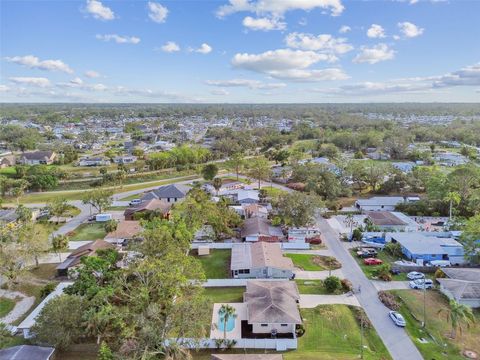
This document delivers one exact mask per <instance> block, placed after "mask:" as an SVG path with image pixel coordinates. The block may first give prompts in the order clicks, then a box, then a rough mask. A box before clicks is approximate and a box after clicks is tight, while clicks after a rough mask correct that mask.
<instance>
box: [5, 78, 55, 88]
mask: <svg viewBox="0 0 480 360" xmlns="http://www.w3.org/2000/svg"><path fill="white" fill-rule="evenodd" d="M9 80H10V81H11V82H13V83H15V84H19V85H31V86H37V87H42V88H44V87H48V86H50V80H48V79H47V78H44V77H11V78H9Z"/></svg>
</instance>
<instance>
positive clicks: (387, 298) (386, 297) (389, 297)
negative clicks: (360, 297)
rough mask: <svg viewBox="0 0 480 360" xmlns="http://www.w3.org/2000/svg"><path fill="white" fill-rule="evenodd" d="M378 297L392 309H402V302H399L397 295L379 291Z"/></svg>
mask: <svg viewBox="0 0 480 360" xmlns="http://www.w3.org/2000/svg"><path fill="white" fill-rule="evenodd" d="M378 298H379V299H380V301H381V302H382V303H383V305H385V306H386V307H387V308H389V309H390V310H395V311H396V310H398V309H400V304H399V303H398V301H397V299H396V298H395V295H393V294H392V293H389V292H386V291H379V292H378Z"/></svg>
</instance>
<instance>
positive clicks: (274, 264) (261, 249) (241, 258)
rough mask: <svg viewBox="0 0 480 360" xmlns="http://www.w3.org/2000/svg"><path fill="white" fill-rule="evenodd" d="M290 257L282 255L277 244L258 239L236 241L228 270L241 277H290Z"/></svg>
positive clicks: (236, 276) (291, 264)
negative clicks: (245, 241)
mask: <svg viewBox="0 0 480 360" xmlns="http://www.w3.org/2000/svg"><path fill="white" fill-rule="evenodd" d="M293 269H294V266H293V262H292V259H290V258H288V257H284V256H283V254H282V249H281V247H280V245H279V244H275V243H267V242H263V241H259V242H256V243H236V244H233V247H232V256H231V260H230V272H231V276H232V277H233V278H241V279H249V278H250V279H252V278H253V279H267V278H275V279H291V278H292V277H293Z"/></svg>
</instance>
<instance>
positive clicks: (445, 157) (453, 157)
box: [433, 152, 468, 166]
mask: <svg viewBox="0 0 480 360" xmlns="http://www.w3.org/2000/svg"><path fill="white" fill-rule="evenodd" d="M433 159H434V160H435V161H436V162H437V163H438V164H439V165H443V166H459V165H465V164H466V163H468V159H467V158H466V157H465V156H463V155H462V154H458V153H453V152H438V153H436V154H435V155H434V156H433Z"/></svg>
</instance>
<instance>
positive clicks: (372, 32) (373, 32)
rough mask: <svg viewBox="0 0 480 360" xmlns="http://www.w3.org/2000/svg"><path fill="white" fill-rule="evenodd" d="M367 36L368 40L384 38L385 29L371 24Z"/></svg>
mask: <svg viewBox="0 0 480 360" xmlns="http://www.w3.org/2000/svg"><path fill="white" fill-rule="evenodd" d="M367 36H368V37H369V38H374V39H375V38H384V37H385V29H384V28H383V27H382V26H381V25H378V24H372V25H371V26H370V28H369V29H368V30H367Z"/></svg>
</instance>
